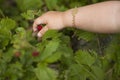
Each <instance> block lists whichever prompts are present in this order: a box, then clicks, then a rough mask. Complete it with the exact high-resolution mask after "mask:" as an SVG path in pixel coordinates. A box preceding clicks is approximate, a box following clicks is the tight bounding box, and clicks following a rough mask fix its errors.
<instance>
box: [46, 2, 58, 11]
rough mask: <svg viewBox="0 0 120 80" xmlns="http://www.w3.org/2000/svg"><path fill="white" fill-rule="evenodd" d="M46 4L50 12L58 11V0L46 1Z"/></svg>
mask: <svg viewBox="0 0 120 80" xmlns="http://www.w3.org/2000/svg"><path fill="white" fill-rule="evenodd" d="M45 3H46V5H47V7H48V9H49V10H53V9H57V8H58V6H57V3H58V0H45Z"/></svg>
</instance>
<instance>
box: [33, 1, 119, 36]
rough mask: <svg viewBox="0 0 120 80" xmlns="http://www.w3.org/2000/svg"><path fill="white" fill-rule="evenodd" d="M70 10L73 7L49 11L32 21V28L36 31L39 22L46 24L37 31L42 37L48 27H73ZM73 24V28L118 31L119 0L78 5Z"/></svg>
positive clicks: (91, 30)
mask: <svg viewBox="0 0 120 80" xmlns="http://www.w3.org/2000/svg"><path fill="white" fill-rule="evenodd" d="M72 12H73V9H70V10H67V11H65V12H58V11H49V12H47V13H45V14H43V15H42V16H40V17H38V18H37V19H36V20H35V21H34V24H33V30H34V31H36V27H37V25H39V24H46V26H45V27H44V28H43V29H42V30H41V31H39V32H38V37H42V36H43V34H44V33H45V32H46V31H47V30H48V29H56V30H60V29H63V28H65V27H73V15H72ZM75 25H76V26H74V27H75V28H78V29H82V30H86V31H90V32H97V33H117V32H120V1H106V2H101V3H97V4H92V5H87V6H83V7H79V8H78V11H77V13H76V14H75Z"/></svg>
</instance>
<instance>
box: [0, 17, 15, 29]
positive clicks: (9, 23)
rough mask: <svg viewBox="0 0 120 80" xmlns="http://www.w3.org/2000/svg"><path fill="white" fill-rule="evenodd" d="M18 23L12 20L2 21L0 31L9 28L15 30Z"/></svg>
mask: <svg viewBox="0 0 120 80" xmlns="http://www.w3.org/2000/svg"><path fill="white" fill-rule="evenodd" d="M15 26H16V22H15V21H14V20H12V19H9V18H5V19H2V20H1V21H0V29H2V28H7V29H8V30H11V29H13V28H15Z"/></svg>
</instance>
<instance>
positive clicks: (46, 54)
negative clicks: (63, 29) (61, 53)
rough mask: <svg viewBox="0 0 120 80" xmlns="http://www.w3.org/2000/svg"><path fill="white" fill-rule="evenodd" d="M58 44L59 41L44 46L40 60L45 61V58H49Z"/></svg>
mask: <svg viewBox="0 0 120 80" xmlns="http://www.w3.org/2000/svg"><path fill="white" fill-rule="evenodd" d="M59 45H60V42H59V40H52V41H50V42H49V43H48V45H46V47H45V49H44V51H43V53H41V56H40V59H41V60H45V59H46V58H48V57H50V56H51V55H52V54H53V53H54V52H55V51H56V50H57V48H58V47H59Z"/></svg>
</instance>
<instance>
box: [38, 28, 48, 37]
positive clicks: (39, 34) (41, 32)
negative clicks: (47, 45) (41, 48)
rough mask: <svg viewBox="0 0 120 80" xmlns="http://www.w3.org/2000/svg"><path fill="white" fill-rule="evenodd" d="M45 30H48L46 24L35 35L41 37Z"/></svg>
mask: <svg viewBox="0 0 120 80" xmlns="http://www.w3.org/2000/svg"><path fill="white" fill-rule="evenodd" d="M47 30H48V27H47V26H45V27H43V28H42V29H41V30H40V31H39V32H38V34H37V36H38V37H39V38H41V37H42V36H43V35H44V34H45V32H46V31H47Z"/></svg>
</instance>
